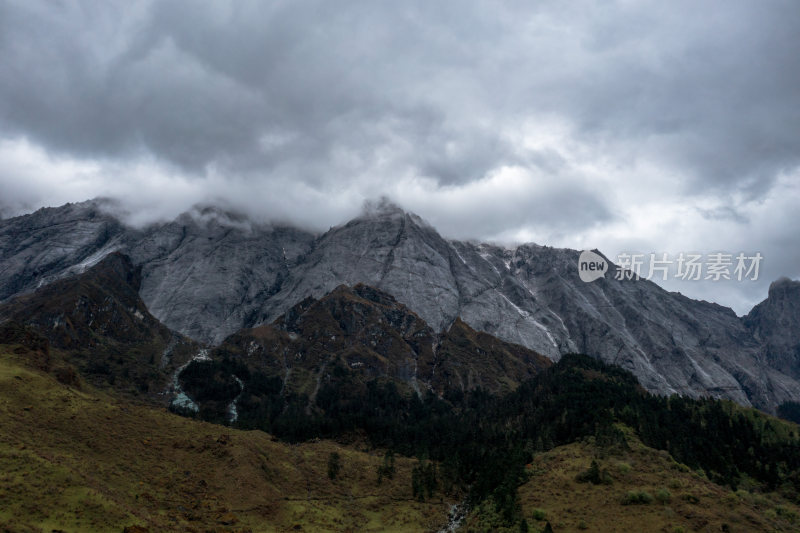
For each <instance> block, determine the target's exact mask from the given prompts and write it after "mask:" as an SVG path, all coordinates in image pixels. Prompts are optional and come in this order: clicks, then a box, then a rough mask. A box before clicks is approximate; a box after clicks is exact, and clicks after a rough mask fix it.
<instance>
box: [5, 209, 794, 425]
mask: <svg viewBox="0 0 800 533" xmlns="http://www.w3.org/2000/svg"><path fill="white" fill-rule="evenodd" d="M115 250H120V251H123V252H125V253H127V254H129V255H130V256H131V257H132V258H133V260H134V262H135V263H136V264H139V265H141V266H142V275H143V279H142V287H141V296H142V299H143V300H144V301H145V303H146V304H147V306H148V309H149V310H150V312H151V313H152V314H153V315H154V316H156V317H157V318H158V319H160V320H161V321H162V322H164V323H165V324H166V325H167V326H169V327H170V328H173V329H175V330H177V331H180V332H181V333H184V334H186V335H189V336H191V337H193V338H195V339H198V340H202V341H206V342H211V343H218V342H220V341H221V340H222V339H224V338H225V337H226V336H228V335H230V334H232V333H234V332H235V331H237V330H239V329H241V328H243V327H253V326H256V325H258V324H262V323H266V322H271V321H272V320H273V319H275V318H277V317H278V316H279V315H280V314H282V313H284V312H285V311H286V310H288V309H289V308H290V307H291V306H293V305H295V304H297V303H298V302H300V301H301V300H303V299H304V298H306V297H308V296H312V297H314V298H321V297H322V296H324V295H325V294H327V293H328V292H330V291H332V290H333V289H334V288H335V287H337V286H339V285H341V284H346V285H355V284H357V283H365V284H368V285H371V286H374V287H377V288H379V289H381V290H383V291H385V292H388V293H389V294H392V295H393V296H395V298H397V300H398V301H399V302H400V303H402V304H404V305H406V306H407V307H409V308H410V309H411V310H413V311H414V312H416V313H417V314H418V315H420V317H421V318H422V319H423V320H425V321H426V322H427V323H428V324H430V325H431V326H432V327H433V328H434V329H437V330H441V329H445V328H447V327H449V325H450V324H452V323H453V322H454V321H455V319H456V318H457V317H461V318H462V320H464V322H466V323H467V324H469V325H470V326H471V327H473V328H475V329H477V330H481V331H485V332H487V333H491V334H493V335H496V336H497V337H499V338H501V339H503V340H505V341H509V342H514V343H518V344H522V345H524V346H527V347H529V348H532V349H534V350H536V351H538V352H540V353H542V354H544V355H547V356H548V357H550V358H552V359H558V358H559V357H560V356H561V354H563V353H567V352H571V351H580V352H585V353H588V354H591V355H594V356H596V357H599V358H601V359H603V360H604V361H607V362H611V363H615V364H618V365H620V366H622V367H624V368H627V369H629V370H631V371H632V372H633V373H634V374H635V375H636V376H637V377H638V378H639V380H640V381H641V382H642V384H643V385H644V386H645V387H646V388H647V389H648V390H650V391H653V392H657V393H661V394H669V393H680V394H685V395H689V396H700V395H713V396H718V397H725V398H730V399H732V400H734V401H736V402H738V403H741V404H744V405H749V404H752V405H756V406H758V407H760V408H762V409H765V410H774V408H775V407H776V406H777V405H778V404H780V403H781V402H783V401H786V400H795V401H797V400H800V383H799V382H798V379H800V375H798V372H797V369H798V364H797V360H798V358H797V353H796V352H791V351H786V350H793V349H796V348H797V346H798V343H800V339H798V333H797V332H798V328H797V324H799V323H800V321H798V314H797V309H798V306H797V302H800V296H798V294H797V293H796V290H795V285H793V284H794V283H796V282H790V283H789V285H788V286H787V287H789V288H787V289H786V291H784V292H785V294H784V292H780V291H779V290H778V288H776V289H775V291H773V290H770V298H768V299H767V300H766V301H765V302H764V303H762V304H759V306H757V307H756V308H755V309H754V310H753V312H752V313H751V314H750V315H748V317H747V318H746V319H745V320H744V321H743V320H740V319H739V318H738V317H737V316H736V315H735V314H734V313H733V311H731V310H730V309H728V308H725V307H722V306H719V305H716V304H711V303H708V302H701V301H695V300H691V299H689V298H686V297H684V296H682V295H680V294H676V293H669V292H667V291H664V290H663V289H661V288H660V287H658V286H657V285H656V284H654V283H652V282H649V281H645V280H626V281H618V280H615V279H613V273H614V268H615V267H612V269H611V270H612V271H611V272H609V273H607V275H606V276H605V278H604V279H599V280H597V281H594V282H592V283H584V282H582V281H581V280H580V278H579V276H578V271H577V262H578V252H577V251H574V250H563V249H554V248H550V247H546V246H538V245H534V244H527V245H523V246H519V247H517V248H516V249H513V250H508V249H503V248H499V247H497V246H492V245H487V244H476V243H468V242H458V241H448V240H446V239H444V238H442V237H441V236H440V235H439V234H438V233H437V232H436V230H435V229H433V228H432V227H430V226H429V225H428V224H426V223H425V222H423V221H422V220H421V219H419V218H418V217H416V216H415V215H411V214H407V213H405V212H403V211H402V210H400V209H399V208H396V207H393V206H389V205H383V206H380V207H378V208H375V209H373V210H371V212H369V213H365V214H364V215H362V216H361V217H358V218H356V219H354V220H352V221H350V222H349V223H347V224H345V225H343V226H340V227H336V228H333V229H331V230H330V231H328V232H326V233H325V234H323V235H320V236H314V235H312V234H310V233H308V232H305V231H302V230H298V229H293V228H286V227H274V226H268V225H255V224H252V223H251V222H249V221H248V220H247V219H245V218H242V217H237V216H235V215H231V214H229V213H224V212H221V211H219V210H215V209H205V210H195V211H193V212H192V213H190V214H185V215H181V216H180V217H178V218H177V219H176V220H174V221H172V222H170V223H165V224H157V225H154V226H152V227H150V228H146V229H143V230H136V229H133V228H129V227H126V226H125V225H124V224H122V223H121V222H119V221H118V220H117V219H115V218H114V217H113V216H110V215H108V214H106V213H105V212H104V211H103V209H102V205H99V204H98V203H97V202H84V203H83V204H74V205H67V206H63V207H61V208H57V209H44V210H39V211H37V212H36V213H33V214H31V215H27V216H23V217H17V218H14V219H8V220H4V221H0V298H8V297H9V296H11V295H12V294H15V293H18V292H22V291H26V290H30V289H32V288H34V287H36V286H37V285H40V284H43V283H47V282H49V281H50V280H52V279H56V278H58V277H60V276H65V275H69V274H71V273H74V272H77V271H80V270H81V269H83V268H86V265H88V264H91V263H92V262H96V261H97V260H99V259H100V258H102V257H103V256H104V255H105V254H107V253H110V252H111V251H115ZM796 285H800V283H797V284H796ZM790 289H791V290H790ZM781 290H782V289H781ZM773 292H775V295H773ZM773 296H774V297H773ZM792 310H794V311H792ZM787 313H788V314H787ZM791 313H795V314H791ZM787 327H789V328H793V329H790V330H787V329H786V328H787ZM792 369H794V370H792Z"/></svg>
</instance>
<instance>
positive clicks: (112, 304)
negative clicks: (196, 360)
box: [0, 252, 197, 401]
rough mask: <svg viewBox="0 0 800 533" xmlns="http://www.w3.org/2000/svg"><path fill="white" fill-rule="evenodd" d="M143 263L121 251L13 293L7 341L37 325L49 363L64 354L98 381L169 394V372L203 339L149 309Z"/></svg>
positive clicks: (3, 337)
mask: <svg viewBox="0 0 800 533" xmlns="http://www.w3.org/2000/svg"><path fill="white" fill-rule="evenodd" d="M140 270H141V269H139V268H136V267H134V266H133V264H132V263H131V261H130V259H129V258H128V257H127V256H125V255H123V254H120V253H118V252H114V253H111V254H110V255H108V256H106V257H105V258H104V259H102V260H101V261H100V262H99V263H97V264H96V265H94V266H92V267H91V268H89V269H88V270H86V271H85V272H83V273H82V274H79V275H76V276H72V277H68V278H64V279H59V280H56V281H54V282H53V283H51V284H49V285H45V286H43V287H41V288H39V289H37V290H36V291H34V292H32V293H27V294H22V295H20V296H17V297H15V298H13V299H11V300H10V301H8V302H6V303H4V304H2V305H0V342H12V341H13V342H18V341H19V339H20V338H21V336H22V335H25V334H26V333H25V331H26V330H30V332H31V333H30V334H32V335H34V336H38V337H40V338H41V339H42V345H43V346H44V348H43V349H42V350H43V351H45V352H46V353H47V362H46V363H45V364H43V365H40V366H41V367H42V368H43V369H49V367H50V366H52V364H54V362H57V361H58V360H59V359H63V360H64V361H65V362H66V363H68V364H70V365H74V366H75V367H77V369H78V372H79V373H80V374H81V375H83V376H84V377H86V378H87V379H89V380H90V381H91V382H92V383H94V384H95V385H106V386H108V385H113V386H114V387H115V388H116V389H117V390H127V391H129V392H131V393H133V394H137V395H145V396H147V397H149V398H151V399H155V400H157V399H159V398H160V400H161V401H163V398H162V397H161V396H160V394H161V393H163V391H164V390H165V388H166V387H167V384H168V381H169V376H170V373H171V372H173V371H174V370H175V369H176V368H177V367H178V366H179V365H180V364H183V363H184V362H185V361H186V360H188V357H189V355H190V354H192V353H194V352H195V351H196V349H197V344H196V343H195V342H194V341H191V340H190V339H188V338H186V337H183V336H182V335H180V334H177V333H175V332H173V331H171V330H170V329H168V328H167V327H165V326H164V325H163V324H161V323H160V322H159V321H158V320H156V319H155V318H154V317H153V316H152V315H151V314H150V313H149V312H148V310H147V308H146V307H145V305H144V303H143V302H142V300H141V298H140V297H139V293H138V290H139V284H140ZM51 349H52V350H53V351H54V352H57V353H50V352H51Z"/></svg>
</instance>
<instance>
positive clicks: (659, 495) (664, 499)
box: [656, 489, 672, 503]
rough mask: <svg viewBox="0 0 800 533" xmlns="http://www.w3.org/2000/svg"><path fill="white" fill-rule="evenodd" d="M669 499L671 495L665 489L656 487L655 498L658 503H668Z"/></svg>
mask: <svg viewBox="0 0 800 533" xmlns="http://www.w3.org/2000/svg"><path fill="white" fill-rule="evenodd" d="M670 499H672V495H671V494H670V493H669V491H668V490H667V489H658V490H657V491H656V500H658V502H659V503H669V501H670Z"/></svg>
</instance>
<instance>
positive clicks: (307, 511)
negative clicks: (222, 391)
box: [0, 346, 449, 532]
mask: <svg viewBox="0 0 800 533" xmlns="http://www.w3.org/2000/svg"><path fill="white" fill-rule="evenodd" d="M15 352H18V353H15ZM27 355H28V352H27V350H26V349H24V348H21V347H19V346H16V347H15V346H0V420H2V424H0V531H14V532H16V531H47V532H50V531H51V530H63V531H122V530H123V528H124V527H126V526H133V525H140V526H143V527H146V528H148V529H149V531H152V532H155V531H290V530H291V531H297V530H305V531H426V530H430V529H435V528H436V527H437V526H439V525H441V524H443V523H444V521H445V520H446V517H447V512H448V509H449V505H448V502H446V501H443V500H440V498H435V499H429V500H428V501H427V502H426V503H421V502H418V501H416V500H414V499H413V498H412V493H411V469H412V467H413V465H414V463H415V462H414V461H412V460H410V459H405V458H401V457H398V458H397V460H396V466H395V469H396V472H395V474H394V476H393V478H392V479H387V478H384V479H383V481H382V483H381V484H380V485H378V483H377V474H376V471H377V467H378V466H379V465H380V464H382V461H383V457H382V454H381V452H380V451H373V452H371V453H364V452H361V451H357V450H356V449H354V447H350V448H345V447H342V446H339V445H337V444H335V443H332V442H328V441H321V442H313V443H306V444H300V445H288V444H284V443H280V442H275V441H274V440H273V439H272V438H271V437H270V436H269V435H267V434H265V433H262V432H260V431H251V432H246V431H238V430H233V429H230V428H226V427H223V426H218V425H212V424H207V423H203V422H197V421H193V420H189V419H185V418H181V417H178V416H176V415H173V414H171V413H168V412H166V411H164V410H158V409H154V408H152V407H145V406H138V405H132V404H130V403H127V402H125V401H121V400H118V399H115V398H113V397H111V396H108V395H107V394H106V393H104V392H102V391H97V390H95V389H92V388H90V387H87V386H84V387H83V390H77V389H75V388H68V387H66V386H65V385H63V384H61V383H59V382H58V381H56V380H55V379H54V378H53V377H51V376H50V375H47V374H44V373H42V372H41V371H39V370H36V369H32V368H30V367H28V366H27V364H26V363H27ZM332 453H337V454H339V456H340V462H341V469H340V472H339V473H338V475H337V477H336V479H334V480H331V479H329V477H328V463H329V459H330V457H331V454H332Z"/></svg>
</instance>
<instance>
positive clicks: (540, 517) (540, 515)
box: [531, 509, 547, 522]
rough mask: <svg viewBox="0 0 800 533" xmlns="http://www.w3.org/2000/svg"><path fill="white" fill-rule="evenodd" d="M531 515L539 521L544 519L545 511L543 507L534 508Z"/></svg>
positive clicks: (545, 516)
mask: <svg viewBox="0 0 800 533" xmlns="http://www.w3.org/2000/svg"><path fill="white" fill-rule="evenodd" d="M531 516H532V517H533V519H534V520H538V521H539V522H541V521H542V520H545V519H546V518H547V513H546V512H545V510H544V509H534V510H533V514H532V515H531Z"/></svg>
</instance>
